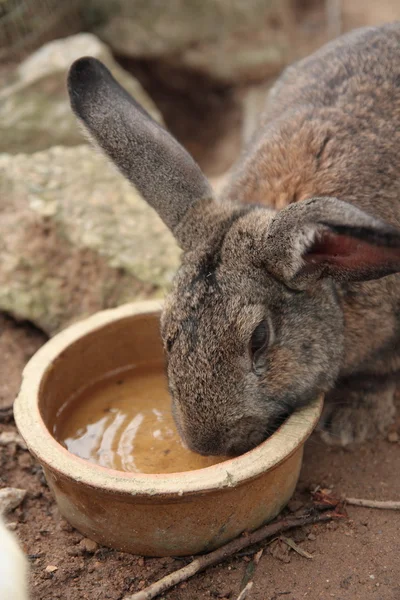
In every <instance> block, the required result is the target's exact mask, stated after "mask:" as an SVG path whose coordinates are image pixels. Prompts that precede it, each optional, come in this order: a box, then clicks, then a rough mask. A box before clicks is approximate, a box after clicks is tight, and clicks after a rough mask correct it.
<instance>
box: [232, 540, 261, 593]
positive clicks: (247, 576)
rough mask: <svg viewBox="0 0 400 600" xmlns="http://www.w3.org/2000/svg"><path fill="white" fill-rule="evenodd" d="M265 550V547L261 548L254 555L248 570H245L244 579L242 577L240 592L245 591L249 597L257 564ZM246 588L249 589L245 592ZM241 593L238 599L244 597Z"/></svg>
mask: <svg viewBox="0 0 400 600" xmlns="http://www.w3.org/2000/svg"><path fill="white" fill-rule="evenodd" d="M263 552H264V548H261V550H259V551H258V552H256V554H254V555H253V560H252V561H250V562H249V564H248V565H247V568H246V571H245V573H244V576H243V579H242V583H241V585H240V587H241V591H240V594H242V593H244V597H247V592H249V591H250V589H251V588H252V586H253V584H252V583H251V582H252V579H253V577H254V573H255V571H256V568H257V565H258V563H259V562H260V560H261V557H262V555H263ZM249 583H251V585H250V586H249ZM246 588H248V589H247V591H246V592H244V590H245V589H246ZM240 594H239V598H238V600H239V599H240V598H242V596H241V595H240Z"/></svg>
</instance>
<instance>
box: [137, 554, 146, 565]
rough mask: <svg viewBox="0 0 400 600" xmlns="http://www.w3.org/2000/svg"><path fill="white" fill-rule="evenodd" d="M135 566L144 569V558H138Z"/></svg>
mask: <svg viewBox="0 0 400 600" xmlns="http://www.w3.org/2000/svg"><path fill="white" fill-rule="evenodd" d="M137 564H138V565H139V567H144V558H143V556H140V557H139V558H138V561H137Z"/></svg>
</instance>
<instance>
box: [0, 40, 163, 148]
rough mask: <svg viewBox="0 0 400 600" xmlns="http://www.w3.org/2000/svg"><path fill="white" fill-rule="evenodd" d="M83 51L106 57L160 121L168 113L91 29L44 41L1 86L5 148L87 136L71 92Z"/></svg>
mask: <svg viewBox="0 0 400 600" xmlns="http://www.w3.org/2000/svg"><path fill="white" fill-rule="evenodd" d="M81 56H94V57H96V58H98V59H100V60H101V61H102V62H103V63H104V64H105V65H106V66H107V67H108V68H109V69H110V70H111V72H112V73H113V75H114V76H115V77H116V78H117V80H118V81H120V83H121V84H122V85H123V86H124V87H125V88H126V89H127V91H128V92H129V93H130V94H131V95H132V96H133V97H134V98H135V99H136V100H137V101H138V102H139V103H140V104H141V105H142V106H143V107H144V108H145V109H146V110H147V111H148V112H149V113H150V114H151V115H152V116H153V117H154V118H155V119H156V120H157V121H159V122H161V121H162V117H161V115H160V113H159V111H158V110H157V108H156V107H155V105H154V103H153V102H152V100H151V99H150V98H149V96H148V95H147V94H146V93H145V92H144V90H143V88H142V86H141V85H140V84H139V82H138V81H137V80H136V79H135V78H134V77H132V75H129V73H127V72H126V71H124V70H123V69H122V68H121V67H120V66H119V65H118V64H117V63H116V62H115V60H114V59H113V57H112V54H111V52H110V50H109V49H108V48H107V46H105V45H104V44H103V43H101V42H100V41H99V40H98V39H97V38H96V36H94V35H92V34H90V33H80V34H78V35H73V36H70V37H66V38H63V39H60V40H54V41H52V42H50V43H48V44H45V45H43V46H42V47H41V48H39V50H37V51H36V52H34V53H33V54H31V55H30V56H29V57H28V58H26V59H25V60H24V61H23V62H22V63H20V64H19V65H18V67H17V68H16V69H15V70H14V81H13V82H11V84H10V85H8V86H6V87H3V88H2V89H1V90H0V152H10V153H11V154H18V153H19V152H28V153H31V152H36V151H38V150H44V149H45V148H49V147H50V146H56V145H63V146H75V145H79V144H81V143H82V142H83V141H84V137H83V135H82V132H81V131H80V129H79V127H78V125H77V123H76V119H75V117H74V115H73V112H72V110H71V107H70V104H69V100H68V94H67V93H66V89H65V88H66V85H65V83H66V77H67V72H68V69H69V67H70V66H71V64H72V63H73V62H74V60H76V59H77V58H80V57H81Z"/></svg>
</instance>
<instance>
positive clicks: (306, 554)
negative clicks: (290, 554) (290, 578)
mask: <svg viewBox="0 0 400 600" xmlns="http://www.w3.org/2000/svg"><path fill="white" fill-rule="evenodd" d="M280 539H281V540H282V541H284V542H285V544H287V545H288V546H289V548H291V549H292V550H294V551H295V552H297V554H300V556H303V557H304V558H309V559H311V558H314V557H313V555H312V554H310V553H309V552H307V551H306V550H304V548H301V547H300V546H298V545H297V544H296V542H295V541H294V540H292V538H287V537H285V536H284V535H281V537H280Z"/></svg>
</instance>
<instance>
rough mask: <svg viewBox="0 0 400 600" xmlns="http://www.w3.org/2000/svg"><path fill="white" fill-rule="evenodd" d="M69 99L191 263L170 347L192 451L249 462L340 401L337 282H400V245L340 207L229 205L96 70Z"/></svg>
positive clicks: (75, 84) (169, 321)
mask: <svg viewBox="0 0 400 600" xmlns="http://www.w3.org/2000/svg"><path fill="white" fill-rule="evenodd" d="M68 87H69V93H70V99H71V104H72V108H73V110H74V112H75V114H76V115H77V117H78V119H79V120H80V121H81V122H82V123H83V125H84V127H85V128H86V130H87V132H88V133H89V136H90V137H91V139H92V140H93V141H94V143H95V144H96V145H97V146H99V147H100V148H101V149H102V150H103V151H104V152H105V153H106V155H107V156H108V157H109V158H110V159H111V160H112V161H113V162H114V163H115V164H116V166H117V167H118V168H119V169H120V171H121V172H122V173H123V174H124V175H125V176H126V177H127V178H128V179H129V180H130V181H131V182H132V183H133V184H134V185H135V186H136V187H137V189H138V190H139V191H140V193H141V194H142V196H143V197H144V198H145V200H146V201H147V202H148V203H149V204H150V205H151V206H153V208H154V209H155V210H156V211H157V212H158V214H159V216H160V217H161V218H162V219H163V221H164V222H165V224H166V225H167V226H168V227H169V228H170V229H171V231H172V232H173V234H174V236H175V238H176V240H177V241H178V243H179V245H180V246H181V248H182V249H183V258H182V265H181V267H180V269H179V271H178V273H177V275H176V277H175V281H174V284H173V289H172V291H171V293H170V295H169V297H168V298H167V299H166V302H165V305H164V309H163V314H162V318H161V334H162V339H163V343H164V348H165V352H166V357H167V370H168V380H169V388H170V392H171V396H172V410H173V413H174V416H175V420H176V424H177V427H178V430H179V432H180V434H181V436H182V438H183V440H184V442H185V443H186V445H187V446H188V447H190V448H191V449H193V450H195V451H197V452H200V453H201V454H215V455H218V454H221V455H236V454H240V453H243V452H245V451H247V450H249V449H251V448H253V447H255V446H256V445H258V444H259V443H260V442H261V441H263V440H264V439H265V438H266V437H268V435H270V434H271V433H272V432H273V431H274V430H275V429H276V427H277V426H278V425H279V424H280V423H281V422H282V420H283V419H285V417H286V416H287V415H288V414H290V413H291V412H292V411H293V410H295V409H296V408H298V407H300V406H302V405H304V404H305V403H307V402H309V401H310V400H311V399H313V398H315V396H316V395H317V394H319V393H321V392H324V391H327V390H328V389H330V388H332V386H333V385H334V383H335V380H336V377H337V375H338V372H339V369H340V366H341V359H342V355H343V341H344V327H345V324H344V318H343V314H342V311H341V308H340V302H339V298H338V294H337V290H336V282H337V281H339V282H340V281H361V280H366V279H376V278H379V277H383V276H385V275H388V274H390V273H393V272H396V271H398V270H400V234H399V232H398V231H397V230H395V229H394V228H392V227H391V226H389V225H387V224H385V223H383V222H381V221H379V220H377V219H375V218H373V217H371V216H369V215H367V214H366V213H365V212H363V211H361V210H359V209H357V208H355V207H354V206H351V205H350V204H347V203H346V202H343V201H341V200H337V199H335V198H312V199H310V200H306V201H302V202H300V203H298V204H292V205H290V206H288V207H287V208H285V209H284V210H281V211H279V212H276V211H274V210H271V209H270V208H267V207H263V206H256V205H254V206H253V205H248V204H240V203H237V204H235V203H232V202H224V201H223V200H221V201H217V200H215V199H214V197H213V192H212V190H211V187H210V185H209V183H208V182H207V180H206V178H205V177H204V175H203V174H202V173H201V171H200V169H199V167H198V166H197V164H196V163H195V162H194V161H193V160H192V158H191V157H190V156H189V155H188V153H187V152H186V151H185V150H184V149H183V148H182V147H181V146H180V145H179V143H178V142H177V141H176V140H175V139H174V138H173V137H172V136H171V135H169V134H168V133H167V132H166V131H165V129H163V128H162V127H161V126H159V125H158V124H157V123H155V122H154V121H153V120H152V119H151V117H150V116H149V115H147V113H146V112H145V111H144V110H143V109H142V108H141V107H140V106H139V105H138V104H137V103H136V102H135V101H134V100H133V99H132V98H130V97H129V96H128V94H127V93H126V92H125V91H124V90H123V89H122V88H121V87H120V85H119V84H118V83H117V82H116V81H115V79H114V78H113V77H112V75H111V74H110V73H109V71H108V70H107V69H106V68H105V67H104V65H102V64H101V63H100V62H99V61H97V60H96V59H93V58H82V59H79V60H78V61H76V62H75V63H74V64H73V65H72V67H71V70H70V73H69V78H68Z"/></svg>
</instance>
